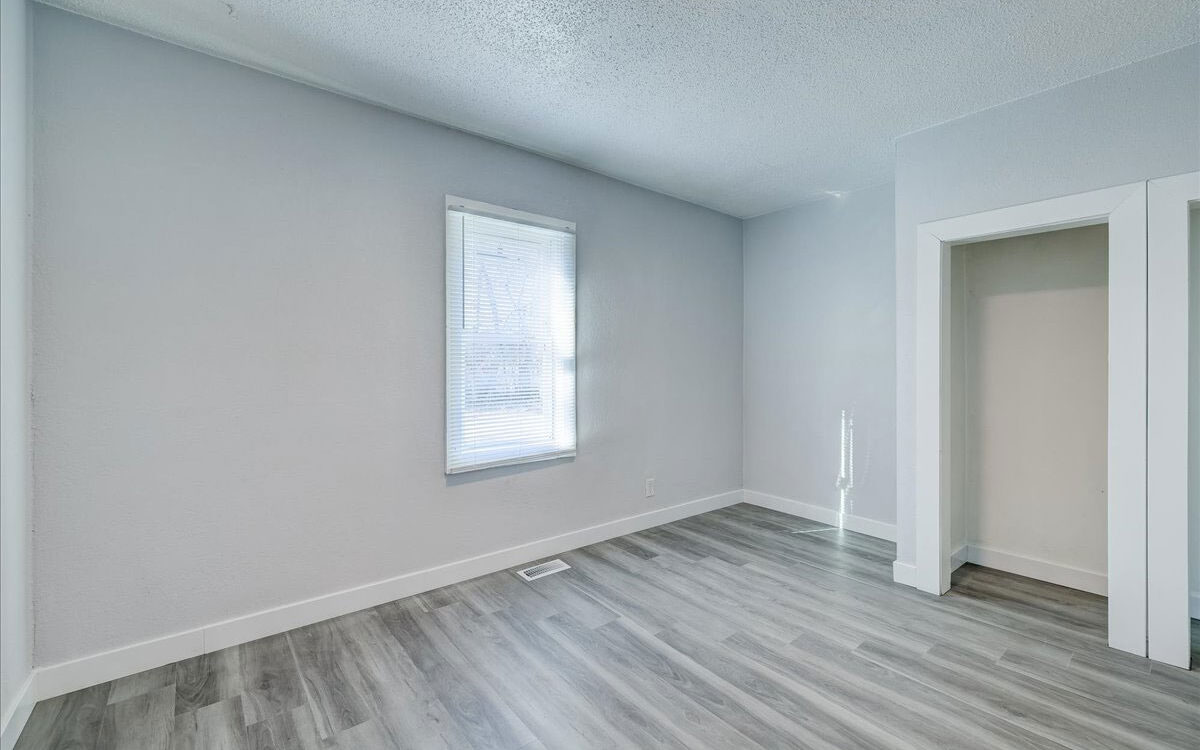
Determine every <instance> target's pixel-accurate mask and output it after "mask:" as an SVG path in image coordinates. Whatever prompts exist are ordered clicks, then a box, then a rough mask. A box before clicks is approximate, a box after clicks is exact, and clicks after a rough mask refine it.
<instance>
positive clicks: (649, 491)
mask: <svg viewBox="0 0 1200 750" xmlns="http://www.w3.org/2000/svg"><path fill="white" fill-rule="evenodd" d="M646 497H654V477H646Z"/></svg>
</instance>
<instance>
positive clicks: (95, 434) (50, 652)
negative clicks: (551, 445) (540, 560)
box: [33, 7, 742, 664]
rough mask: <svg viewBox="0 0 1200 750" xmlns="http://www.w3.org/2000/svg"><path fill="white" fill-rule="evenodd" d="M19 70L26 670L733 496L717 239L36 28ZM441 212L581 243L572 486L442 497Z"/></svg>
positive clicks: (509, 153)
mask: <svg viewBox="0 0 1200 750" xmlns="http://www.w3.org/2000/svg"><path fill="white" fill-rule="evenodd" d="M33 63H34V79H33V91H34V113H35V117H36V130H35V131H34V132H35V134H36V136H35V142H34V148H35V152H34V159H35V160H34V177H35V185H34V200H35V203H34V272H35V277H34V278H35V280H34V288H33V292H34V296H33V300H34V305H33V340H34V349H33V390H34V396H35V406H34V420H35V423H36V424H37V430H36V433H35V440H34V476H35V479H36V482H35V484H36V486H35V516H36V518H35V521H36V529H37V534H36V539H35V558H34V560H35V564H36V567H37V571H38V575H37V581H36V586H35V606H36V615H37V623H38V630H37V639H36V641H37V643H36V662H37V663H38V664H49V663H55V662H58V661H61V660H64V659H70V658H73V657H79V656H83V655H87V654H91V653H94V652H97V651H99V650H102V649H108V648H113V647H117V646H123V645H126V644H130V643H133V642H135V641H139V640H142V639H147V638H151V637H155V636H160V635H163V634H167V633H171V632H175V631H179V630H182V629H186V628H192V627H195V626H199V625H202V624H207V623H211V622H214V621H218V620H221V619H223V618H228V617H232V616H237V615H241V614H245V613H249V612H252V611H257V610H261V609H263V608H265V607H270V606H273V605H279V604H285V603H289V602H294V601H297V600H300V599H304V598H306V597H312V596H316V595H320V594H325V593H329V592H333V591H337V590H341V589H345V588H347V587H351V586H357V585H360V584H364V583H368V582H372V581H376V580H379V579H382V578H386V577H389V576H394V575H398V574H402V573H405V572H409V571H413V570H417V569H422V568H426V567H429V566H432V565H437V564H440V563H445V562H449V561H454V560H458V559H462V558H465V557H468V556H472V555H477V554H481V553H486V552H490V551H494V550H498V549H501V548H505V547H508V546H511V545H516V544H520V543H523V542H528V541H531V540H535V539H540V538H543V537H547V536H551V535H556V534H560V533H564V532H567V531H571V530H575V529H579V528H582V527H586V526H589V525H593V524H597V523H602V522H605V521H609V520H613V519H617V518H621V517H625V516H630V515H633V514H637V513H641V512H645V511H649V510H652V509H655V508H661V507H664V506H668V505H673V504H676V503H680V502H683V501H687V500H692V499H696V498H701V497H705V496H709V495H714V494H717V493H722V492H725V491H728V490H733V489H736V488H739V487H741V485H742V477H741V444H742V434H741V433H742V427H741V423H742V414H741V394H742V366H741V351H742V254H741V239H742V238H741V224H740V222H739V221H737V220H736V219H732V218H729V217H727V216H723V215H720V214H717V213H714V212H711V211H708V210H705V209H701V208H698V207H696V206H693V205H689V204H686V203H683V202H681V201H677V200H674V199H670V198H666V197H664V196H661V195H658V194H655V193H651V192H648V191H645V190H642V189H638V188H634V187H631V186H629V185H626V184H623V183H620V182H617V181H614V180H611V179H608V178H604V177H601V176H599V175H596V174H594V173H590V172H586V171H583V170H580V169H576V168H572V167H568V166H566V165H563V164H560V163H557V162H554V161H551V160H548V159H545V158H542V157H538V156H534V155H532V154H529V153H526V152H522V151H519V150H516V149H512V148H508V147H505V146H500V145H497V144H495V143H492V142H489V141H486V140H482V139H479V138H475V137H471V136H467V135H464V134H461V133H458V132H454V131H451V130H448V129H445V128H441V127H437V126H434V125H431V124H428V123H424V122H420V121H417V120H414V119H411V118H407V117H403V116H400V115H397V114H394V113H390V112H387V111H384V110H380V109H376V108H373V107H370V106H366V105H363V104H360V103H356V102H354V101H351V100H348V99H344V98H341V97H338V96H335V95H332V94H329V93H325V92H321V91H317V90H314V89H310V88H306V87H304V86H301V85H297V84H293V83H289V82H287V81H284V80H282V79H279V78H275V77H272V76H269V75H264V74H261V73H257V72H253V71H251V70H248V69H246V68H242V67H238V66H236V65H232V64H228V63H225V62H221V61H218V60H215V59H212V58H209V57H205V56H203V55H199V54H194V53H191V52H187V51H184V50H182V49H179V48H176V47H172V46H169V45H166V44H162V43H160V42H156V41H152V40H150V39H147V38H144V37H140V36H136V35H133V34H130V33H126V32H124V31H120V30H117V29H115V28H112V27H108V26H104V25H101V24H98V23H95V22H92V21H88V20H84V19H82V18H78V17H74V16H70V15H67V14H64V13H61V12H59V11H55V10H50V9H46V8H43V7H39V8H38V9H37V11H36V13H35V17H34V39H33ZM446 193H451V194H455V195H460V196H464V197H468V198H474V199H478V200H483V201H487V202H491V203H496V204H501V205H504V206H509V207H512V208H516V209H521V210H526V211H533V212H536V213H540V214H545V215H550V216H556V217H561V218H564V219H569V220H573V221H575V222H577V223H578V226H579V233H578V356H579V372H578V385H579V403H578V409H579V438H580V439H579V456H578V458H576V459H575V460H573V461H561V462H557V463H552V464H540V465H531V466H526V467H523V468H520V469H515V470H514V469H509V470H493V471H490V472H487V473H480V474H472V475H469V476H466V477H463V478H456V479H455V480H453V481H448V480H447V478H446V477H445V476H444V475H443V473H442V467H443V404H442V401H443V387H444V380H443V377H444V376H443V369H444V364H443V316H444V307H443V305H444V302H443V299H444V279H443V265H444V261H443V254H444V249H443V236H444V227H445V222H444V218H443V196H444V195H445V194H446ZM646 476H654V477H656V478H657V495H656V497H655V498H653V499H652V500H651V499H646V498H644V497H643V479H644V477H646Z"/></svg>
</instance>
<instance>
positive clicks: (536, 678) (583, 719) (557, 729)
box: [434, 608, 622, 748]
mask: <svg viewBox="0 0 1200 750" xmlns="http://www.w3.org/2000/svg"><path fill="white" fill-rule="evenodd" d="M434 616H435V617H436V619H437V620H438V624H439V626H440V627H441V628H442V630H444V631H445V632H446V634H447V636H448V637H450V638H451V639H452V640H453V641H454V642H455V643H456V644H458V647H459V648H460V649H462V651H463V653H464V655H465V656H466V657H467V658H468V659H470V660H471V662H472V663H473V664H474V665H475V666H476V667H477V668H478V669H479V670H480V671H481V672H482V673H483V674H484V675H485V676H486V677H487V679H489V680H490V681H491V682H492V684H495V685H503V686H504V691H503V693H502V697H503V698H504V700H505V702H506V703H508V705H509V706H510V707H511V708H512V710H513V711H514V712H515V713H516V714H517V715H518V716H519V717H520V718H521V721H522V722H523V723H524V724H525V726H527V727H529V729H530V730H531V731H532V732H533V733H534V734H535V735H537V737H538V739H539V740H541V742H542V743H543V744H545V745H546V746H547V747H573V748H618V747H621V746H622V743H621V742H619V741H618V740H617V739H616V737H618V736H619V735H617V734H616V733H615V732H613V731H612V730H611V728H610V727H608V725H607V723H606V722H605V721H604V719H603V717H601V716H599V715H598V714H596V712H594V711H593V710H592V709H591V706H590V705H589V704H587V703H586V702H585V701H584V700H583V699H582V697H581V696H579V695H578V694H577V693H575V692H574V691H573V690H571V689H570V686H569V685H568V683H567V682H566V681H565V680H564V679H563V678H562V676H561V675H560V674H559V673H558V672H557V671H556V670H555V669H553V668H552V665H551V663H549V662H548V661H547V660H546V659H545V658H543V657H542V655H541V653H540V652H538V651H536V650H534V649H530V648H528V647H527V646H526V645H525V644H524V643H523V642H522V641H521V640H520V639H509V638H505V637H504V636H503V635H501V633H500V630H499V629H498V628H497V627H496V626H495V625H496V623H495V620H494V618H491V617H488V616H476V615H474V614H472V613H471V612H469V611H466V610H460V611H454V610H453V609H452V608H446V609H443V610H440V611H439V612H437V613H435V615H434ZM563 716H570V717H571V720H570V721H562V718H561V717H563Z"/></svg>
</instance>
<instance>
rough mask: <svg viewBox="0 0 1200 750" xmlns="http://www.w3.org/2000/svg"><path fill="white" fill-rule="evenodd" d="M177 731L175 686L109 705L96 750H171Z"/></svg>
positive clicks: (168, 686) (105, 712)
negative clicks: (175, 730)
mask: <svg viewBox="0 0 1200 750" xmlns="http://www.w3.org/2000/svg"><path fill="white" fill-rule="evenodd" d="M174 728H175V686H174V685H167V686H165V687H160V688H158V689H156V690H151V691H150V692H146V693H141V694H139V695H135V696H133V697H132V698H126V699H125V700H123V701H119V702H116V703H109V704H108V706H106V707H105V709H104V719H103V720H102V722H101V724H100V737H99V740H98V741H97V743H96V750H143V749H144V750H167V749H168V748H169V747H170V746H171V732H172V731H174Z"/></svg>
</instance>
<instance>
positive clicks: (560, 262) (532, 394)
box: [446, 196, 575, 474]
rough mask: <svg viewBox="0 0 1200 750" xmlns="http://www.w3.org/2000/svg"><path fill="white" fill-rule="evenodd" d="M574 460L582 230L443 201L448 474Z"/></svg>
mask: <svg viewBox="0 0 1200 750" xmlns="http://www.w3.org/2000/svg"><path fill="white" fill-rule="evenodd" d="M573 455H575V225H574V224H572V223H570V222H566V221H559V220H557V219H549V218H546V217H544V216H535V215H533V214H526V213H523V212H520V211H511V210H509V209H506V208H500V207H499V206H490V205H488V204H486V203H478V202H475V201H468V200H463V199H461V198H455V197H453V196H447V197H446V473H447V474H456V473H459V472H463V471H472V470H475V469H483V468H487V467H489V466H503V465H506V464H517V463H526V462H529V461H542V460H546V459H551V458H561V457H563V456H573Z"/></svg>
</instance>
